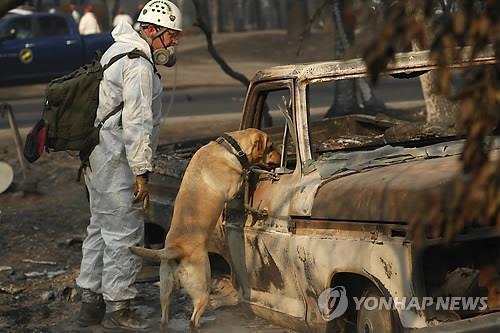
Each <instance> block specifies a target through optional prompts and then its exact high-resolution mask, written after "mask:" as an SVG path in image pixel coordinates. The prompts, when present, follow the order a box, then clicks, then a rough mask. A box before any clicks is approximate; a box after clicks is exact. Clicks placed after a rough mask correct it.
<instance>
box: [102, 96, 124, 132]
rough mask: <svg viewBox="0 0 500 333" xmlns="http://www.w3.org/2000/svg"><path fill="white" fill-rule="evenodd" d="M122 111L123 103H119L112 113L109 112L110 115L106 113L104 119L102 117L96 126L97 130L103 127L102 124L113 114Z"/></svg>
mask: <svg viewBox="0 0 500 333" xmlns="http://www.w3.org/2000/svg"><path fill="white" fill-rule="evenodd" d="M122 109H123V102H121V103H120V104H118V106H117V107H116V108H114V109H113V111H111V112H110V113H108V114H107V115H106V117H104V118H103V119H102V120H101V121H100V122H99V124H98V125H97V128H98V129H99V130H100V129H101V127H102V125H104V123H105V122H106V121H107V120H108V119H109V118H111V117H113V116H114V115H115V114H117V113H118V112H120V111H121V110H122Z"/></svg>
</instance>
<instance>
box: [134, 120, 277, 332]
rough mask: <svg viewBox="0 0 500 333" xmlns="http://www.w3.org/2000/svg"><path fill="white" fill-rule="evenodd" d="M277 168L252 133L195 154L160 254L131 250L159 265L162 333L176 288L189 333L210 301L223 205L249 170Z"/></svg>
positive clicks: (263, 138)
mask: <svg viewBox="0 0 500 333" xmlns="http://www.w3.org/2000/svg"><path fill="white" fill-rule="evenodd" d="M231 141H232V142H231ZM238 145H239V147H238ZM238 150H239V151H240V154H239V156H238ZM279 162H280V154H279V153H278V152H277V151H276V150H274V148H273V145H272V143H271V141H270V140H269V138H268V136H267V134H266V133H264V132H262V131H260V130H257V129H254V128H249V129H246V130H242V131H237V132H231V133H227V134H226V136H225V139H224V140H221V139H220V138H219V139H218V140H217V142H210V143H208V144H207V145H205V146H203V147H201V148H200V149H199V150H198V151H197V152H196V153H195V154H194V156H193V158H192V159H191V161H190V163H189V165H188V167H187V169H186V172H185V174H184V177H183V179H182V183H181V186H180V188H179V192H178V194H177V197H176V200H175V207H174V213H173V217H172V223H171V225H170V230H169V232H168V234H167V236H166V238H165V248H163V249H161V250H152V249H145V248H140V247H133V248H131V249H130V250H131V251H132V252H133V253H134V254H136V255H139V256H141V257H144V258H148V259H153V260H160V261H161V264H160V302H161V310H162V318H161V327H162V329H164V328H165V327H166V324H167V323H168V308H169V305H170V296H171V293H172V290H173V288H174V284H175V282H178V283H180V285H181V286H182V287H184V289H185V290H186V291H187V293H188V294H189V295H190V296H191V299H192V301H193V307H194V308H193V315H192V316H191V328H192V329H193V330H196V328H197V327H198V323H199V319H200V317H201V315H202V314H203V312H204V311H205V308H206V306H207V304H208V301H209V299H208V295H209V285H210V264H209V261H208V250H207V246H208V238H209V236H210V235H211V234H212V231H213V229H214V227H215V225H216V224H217V220H218V219H219V216H220V215H221V213H222V211H223V209H224V205H225V203H226V202H228V201H229V200H231V199H233V198H234V197H235V196H236V194H237V193H238V191H239V190H240V187H241V185H242V183H243V175H244V173H245V168H246V167H248V166H249V164H263V165H266V166H271V165H277V164H279ZM244 164H246V165H244ZM244 167H245V168H244Z"/></svg>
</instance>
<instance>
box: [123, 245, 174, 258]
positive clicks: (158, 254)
mask: <svg viewBox="0 0 500 333" xmlns="http://www.w3.org/2000/svg"><path fill="white" fill-rule="evenodd" d="M129 250H130V252H132V253H133V254H135V255H137V256H139V257H143V258H146V259H150V260H156V261H161V260H170V259H175V258H178V257H179V256H180V253H179V252H178V251H176V250H175V249H169V248H163V249H160V250H153V249H146V248H143V247H137V246H132V247H129Z"/></svg>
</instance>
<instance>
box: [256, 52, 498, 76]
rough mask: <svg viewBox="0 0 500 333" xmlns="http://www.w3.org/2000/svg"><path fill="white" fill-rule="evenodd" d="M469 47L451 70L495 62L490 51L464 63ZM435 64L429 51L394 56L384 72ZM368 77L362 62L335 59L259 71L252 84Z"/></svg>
mask: <svg viewBox="0 0 500 333" xmlns="http://www.w3.org/2000/svg"><path fill="white" fill-rule="evenodd" d="M470 50H471V49H470V48H468V47H467V48H464V49H463V51H462V52H461V55H462V59H461V60H460V61H458V62H456V63H455V64H454V65H453V66H451V67H465V66H468V65H470V64H471V63H472V64H493V63H496V59H495V55H494V51H493V48H490V47H489V48H487V50H486V51H485V52H483V53H481V54H479V55H477V56H476V57H475V58H474V60H473V61H472V62H470V61H468V59H469V57H470V52H471V51H470ZM436 67H437V65H436V63H435V61H433V60H431V57H430V51H416V52H407V53H398V54H396V56H395V59H394V61H392V62H390V63H389V65H388V66H387V70H386V71H385V72H384V73H388V74H394V73H402V72H408V73H411V72H417V71H426V70H430V69H434V68H436ZM366 75H368V70H367V67H366V64H365V62H364V60H363V59H351V60H336V61H325V62H314V63H303V64H292V65H282V66H274V67H271V68H268V69H264V70H261V71H259V72H257V74H255V76H254V78H253V79H252V82H254V83H255V82H260V81H269V80H279V79H296V80H299V81H309V80H314V79H319V78H326V77H337V78H339V79H341V78H347V77H360V76H366Z"/></svg>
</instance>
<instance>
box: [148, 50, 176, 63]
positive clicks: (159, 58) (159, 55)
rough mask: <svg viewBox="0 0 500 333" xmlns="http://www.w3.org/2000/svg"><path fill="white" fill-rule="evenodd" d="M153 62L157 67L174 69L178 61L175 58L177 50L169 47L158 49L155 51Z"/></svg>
mask: <svg viewBox="0 0 500 333" xmlns="http://www.w3.org/2000/svg"><path fill="white" fill-rule="evenodd" d="M153 61H154V63H155V64H156V65H162V66H167V67H172V66H174V65H175V62H176V61H177V59H176V56H175V48H174V47H173V46H169V47H167V48H164V49H158V50H154V51H153Z"/></svg>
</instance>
